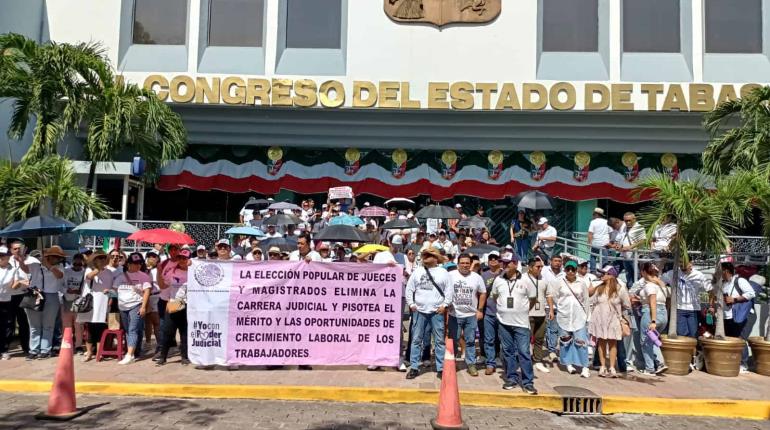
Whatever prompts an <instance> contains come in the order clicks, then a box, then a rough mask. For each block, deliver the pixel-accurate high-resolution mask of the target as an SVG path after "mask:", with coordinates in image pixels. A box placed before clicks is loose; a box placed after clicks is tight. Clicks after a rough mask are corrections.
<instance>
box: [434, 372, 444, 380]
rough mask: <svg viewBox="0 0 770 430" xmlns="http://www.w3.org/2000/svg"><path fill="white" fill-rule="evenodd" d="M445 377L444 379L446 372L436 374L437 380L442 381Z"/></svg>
mask: <svg viewBox="0 0 770 430" xmlns="http://www.w3.org/2000/svg"><path fill="white" fill-rule="evenodd" d="M443 377H444V372H443V371H441V370H439V371H438V372H436V379H439V380H440V379H441V378H443Z"/></svg>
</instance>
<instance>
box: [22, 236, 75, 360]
mask: <svg viewBox="0 0 770 430" xmlns="http://www.w3.org/2000/svg"><path fill="white" fill-rule="evenodd" d="M65 257H66V255H65V254H64V251H63V250H62V249H61V248H60V247H59V246H52V247H50V248H48V249H45V250H44V251H43V261H42V263H40V264H34V263H33V264H28V265H27V267H28V268H29V279H30V281H29V285H30V288H33V289H37V290H38V291H40V292H41V293H42V294H43V296H44V297H45V305H44V306H43V310H41V311H36V310H34V309H25V311H26V312H27V320H28V321H29V355H28V356H27V360H34V359H40V360H44V359H46V358H50V357H51V349H52V347H53V332H54V327H55V326H56V319H57V318H58V317H59V290H60V289H61V284H62V278H63V277H64V272H63V271H62V263H63V262H64V258H65Z"/></svg>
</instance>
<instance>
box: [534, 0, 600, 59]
mask: <svg viewBox="0 0 770 430" xmlns="http://www.w3.org/2000/svg"><path fill="white" fill-rule="evenodd" d="M598 50H599V2H598V0H543V51H546V52H597V51H598Z"/></svg>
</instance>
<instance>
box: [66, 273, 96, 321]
mask: <svg viewBox="0 0 770 430" xmlns="http://www.w3.org/2000/svg"><path fill="white" fill-rule="evenodd" d="M84 280H85V278H84ZM80 287H81V289H82V288H83V283H82V282H81V283H80ZM93 289H94V279H93V278H91V282H90V283H89V285H88V293H86V294H83V295H81V296H80V297H78V298H76V299H75V300H73V301H72V306H71V307H70V311H72V312H75V313H77V314H85V313H88V312H91V311H92V310H93V308H94V296H93V295H92V294H91V292H92V291H93Z"/></svg>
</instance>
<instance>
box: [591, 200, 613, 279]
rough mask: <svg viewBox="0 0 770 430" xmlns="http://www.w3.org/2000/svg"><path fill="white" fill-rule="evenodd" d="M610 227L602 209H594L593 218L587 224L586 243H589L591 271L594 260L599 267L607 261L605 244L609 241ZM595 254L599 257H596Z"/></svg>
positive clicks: (593, 268) (593, 266)
mask: <svg viewBox="0 0 770 430" xmlns="http://www.w3.org/2000/svg"><path fill="white" fill-rule="evenodd" d="M610 231H611V228H610V226H609V225H608V224H607V220H606V219H605V218H604V209H602V208H596V209H594V213H593V219H592V220H591V223H590V224H588V243H589V244H590V245H591V258H590V260H589V264H590V269H591V272H593V271H595V270H596V261H597V259H598V260H599V267H604V262H605V261H607V245H609V243H610ZM597 255H598V256H599V258H597Z"/></svg>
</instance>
